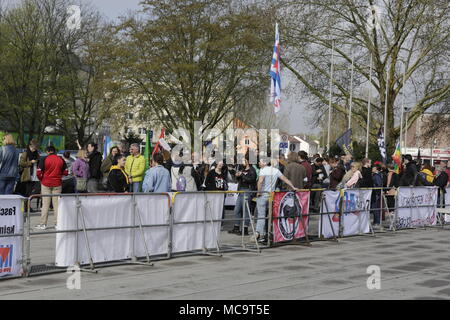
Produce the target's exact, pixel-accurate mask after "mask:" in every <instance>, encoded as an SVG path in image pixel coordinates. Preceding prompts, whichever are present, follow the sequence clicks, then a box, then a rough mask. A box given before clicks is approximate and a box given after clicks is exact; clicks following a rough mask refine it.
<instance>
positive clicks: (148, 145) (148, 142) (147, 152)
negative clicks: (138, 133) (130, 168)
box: [144, 130, 153, 171]
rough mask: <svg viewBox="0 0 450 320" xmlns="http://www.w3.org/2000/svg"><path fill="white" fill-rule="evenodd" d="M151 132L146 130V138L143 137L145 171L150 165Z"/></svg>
mask: <svg viewBox="0 0 450 320" xmlns="http://www.w3.org/2000/svg"><path fill="white" fill-rule="evenodd" d="M152 133H153V132H152V131H151V130H147V134H146V138H145V154H144V157H145V171H147V170H148V168H149V167H150V158H151V151H150V149H151V148H152V136H153V134H152Z"/></svg>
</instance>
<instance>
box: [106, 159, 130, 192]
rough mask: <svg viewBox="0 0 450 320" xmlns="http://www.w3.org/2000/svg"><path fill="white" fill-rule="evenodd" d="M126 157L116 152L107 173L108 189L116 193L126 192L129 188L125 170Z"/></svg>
mask: <svg viewBox="0 0 450 320" xmlns="http://www.w3.org/2000/svg"><path fill="white" fill-rule="evenodd" d="M125 163H126V158H125V156H124V155H122V154H120V153H118V154H116V155H115V157H114V159H113V160H112V163H111V168H110V171H109V174H108V190H109V191H113V192H116V193H126V192H128V190H129V188H130V183H129V178H128V175H127V174H126V172H125Z"/></svg>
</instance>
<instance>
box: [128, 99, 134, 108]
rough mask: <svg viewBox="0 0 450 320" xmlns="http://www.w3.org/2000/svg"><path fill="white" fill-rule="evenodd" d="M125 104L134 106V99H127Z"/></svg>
mask: <svg viewBox="0 0 450 320" xmlns="http://www.w3.org/2000/svg"><path fill="white" fill-rule="evenodd" d="M126 102H127V106H129V107H132V106H134V100H133V99H127V101H126Z"/></svg>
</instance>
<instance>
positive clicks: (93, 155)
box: [87, 142, 103, 193]
mask: <svg viewBox="0 0 450 320" xmlns="http://www.w3.org/2000/svg"><path fill="white" fill-rule="evenodd" d="M87 152H88V158H89V180H88V183H87V191H88V192H89V193H98V187H99V184H100V179H101V178H102V172H101V170H100V168H101V166H102V158H103V157H102V154H101V153H100V152H98V145H97V144H96V143H92V142H91V143H89V144H88V146H87Z"/></svg>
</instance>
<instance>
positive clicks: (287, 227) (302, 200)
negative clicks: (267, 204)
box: [272, 192, 310, 243]
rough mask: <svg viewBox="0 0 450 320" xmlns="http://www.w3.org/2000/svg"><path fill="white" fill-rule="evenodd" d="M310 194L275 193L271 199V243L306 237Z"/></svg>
mask: <svg viewBox="0 0 450 320" xmlns="http://www.w3.org/2000/svg"><path fill="white" fill-rule="evenodd" d="M309 196H310V192H296V193H295V192H276V193H275V195H274V199H273V211H272V219H273V242H274V243H277V242H286V241H292V240H294V239H301V238H304V237H305V236H306V232H307V230H305V228H304V227H303V226H305V227H306V228H307V227H308V216H303V223H302V221H301V220H300V217H301V215H303V214H308V212H309Z"/></svg>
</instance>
